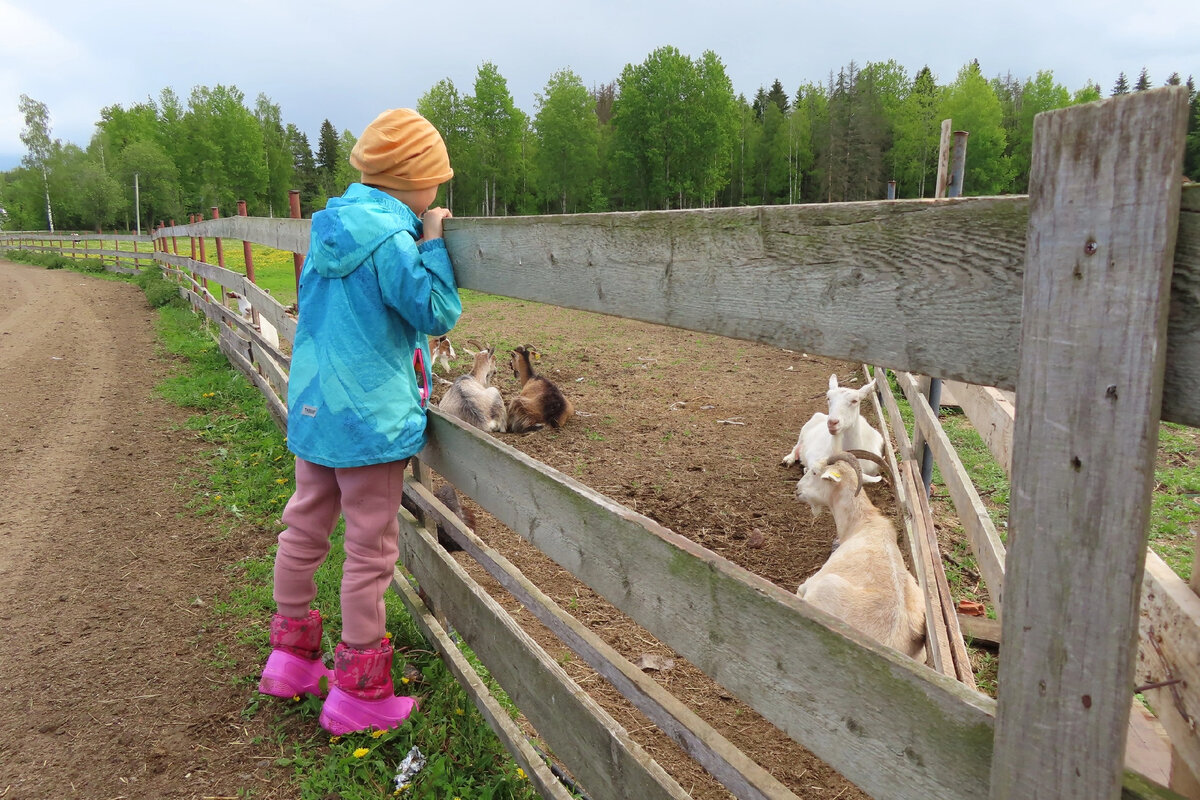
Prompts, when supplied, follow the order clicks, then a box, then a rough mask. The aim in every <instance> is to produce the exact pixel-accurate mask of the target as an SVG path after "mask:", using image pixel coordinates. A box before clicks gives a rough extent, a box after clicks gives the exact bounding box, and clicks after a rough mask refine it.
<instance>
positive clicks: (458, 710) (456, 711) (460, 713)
mask: <svg viewBox="0 0 1200 800" xmlns="http://www.w3.org/2000/svg"><path fill="white" fill-rule="evenodd" d="M454 713H455V714H458V715H459V716H460V717H461V716H462V715H463V710H462V709H461V708H456V709H454Z"/></svg>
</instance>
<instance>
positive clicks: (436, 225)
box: [421, 208, 454, 242]
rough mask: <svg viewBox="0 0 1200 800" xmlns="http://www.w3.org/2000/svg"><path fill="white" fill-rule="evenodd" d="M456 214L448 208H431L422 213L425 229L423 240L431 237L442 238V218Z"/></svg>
mask: <svg viewBox="0 0 1200 800" xmlns="http://www.w3.org/2000/svg"><path fill="white" fill-rule="evenodd" d="M452 216H454V215H453V214H451V213H450V209H448V208H431V209H428V210H427V211H426V212H425V213H424V214H422V215H421V224H422V227H423V230H424V234H425V235H424V236H422V237H421V240H422V241H426V242H427V241H429V240H430V239H440V238H442V220H444V219H447V218H448V217H452Z"/></svg>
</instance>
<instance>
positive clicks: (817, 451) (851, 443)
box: [783, 373, 883, 483]
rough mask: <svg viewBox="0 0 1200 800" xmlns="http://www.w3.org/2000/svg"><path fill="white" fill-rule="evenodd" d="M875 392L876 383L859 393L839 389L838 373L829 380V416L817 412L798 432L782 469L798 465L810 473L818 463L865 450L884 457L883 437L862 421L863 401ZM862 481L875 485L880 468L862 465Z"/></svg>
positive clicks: (872, 382)
mask: <svg viewBox="0 0 1200 800" xmlns="http://www.w3.org/2000/svg"><path fill="white" fill-rule="evenodd" d="M874 390H875V381H874V380H872V381H871V382H870V383H868V384H866V385H865V386H862V387H860V388H858V389H851V388H850V387H848V386H838V379H837V373H834V374H833V375H830V376H829V391H827V392H825V398H826V400H827V401H828V403H829V413H828V414H825V413H822V412H820V411H818V412H817V413H815V414H813V415H812V416H811V417H809V419H808V422H806V423H804V427H803V428H801V429H800V436H799V437H797V438H796V446H795V447H793V448H792V449H791V451H790V452H789V453H788V454H787V455H786V456H784V457H783V465H784V466H785V467H790V466H791V465H792V464H795V463H796V462H797V461H799V462H800V464H801V465H802V466H803V467H804V468H805V469H812V468H813V465H814V464H816V463H817V462H818V461H820V460H821V459H825V458H829V456H831V455H833V454H834V453H837V452H841V451H843V450H866V451H867V452H870V453H874V454H875V455H882V454H883V434H881V433H880V432H879V431H877V430H875V429H874V428H872V427H871V425H870V424H869V423H868V422H867V421H866V420H865V419H863V416H862V413H861V411H862V409H861V404H862V401H863V400H865V399H867V398H868V397H870V396H871V392H873V391H874ZM862 470H863V472H864V475H863V480H864V481H866V482H867V483H875V482H877V481H880V480H882V478H880V477H879V466H878V465H876V464H875V463H873V462H868V463H867V464H865V465H863V467H862Z"/></svg>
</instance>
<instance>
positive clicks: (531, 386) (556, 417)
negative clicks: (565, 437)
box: [508, 344, 575, 433]
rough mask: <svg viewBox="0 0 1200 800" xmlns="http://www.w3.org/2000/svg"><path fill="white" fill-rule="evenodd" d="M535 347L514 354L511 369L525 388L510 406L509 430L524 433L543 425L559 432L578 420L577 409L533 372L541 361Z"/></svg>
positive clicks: (527, 346)
mask: <svg viewBox="0 0 1200 800" xmlns="http://www.w3.org/2000/svg"><path fill="white" fill-rule="evenodd" d="M541 357H542V356H541V354H540V353H539V352H538V351H537V350H535V349H534V347H533V345H531V344H527V345H525V346H524V347H517V348H516V349H515V350H513V351H512V358H511V359H510V360H509V366H510V367H512V371H513V377H515V378H516V379H517V381H518V382H520V384H521V392H520V394H518V395H517V396H516V397H514V398H513V399H512V400H510V401H509V403H508V430H509V432H510V433H524V432H526V431H532V430H536V429H538V428H540V427H542V426H543V425H549V426H550V427H551V428H558V427H561V426H563V425H565V424H567V420H569V419H570V418H571V417H573V416H575V406H573V405H572V404H571V401H570V400H568V399H567V397H566V395H564V394H563V393H562V390H561V389H559V388H558V387H557V386H555V385H554V383H553V381H551V380H550V379H549V378H547V377H545V376H543V375H538V374H537V373H536V372H534V370H533V362H535V361H538V360H539V359H541Z"/></svg>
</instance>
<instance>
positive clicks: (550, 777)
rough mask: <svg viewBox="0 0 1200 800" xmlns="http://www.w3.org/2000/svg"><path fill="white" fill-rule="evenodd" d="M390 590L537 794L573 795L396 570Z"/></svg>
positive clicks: (565, 799) (560, 798)
mask: <svg viewBox="0 0 1200 800" xmlns="http://www.w3.org/2000/svg"><path fill="white" fill-rule="evenodd" d="M391 586H392V589H393V590H394V591H395V592H396V594H397V595H399V597H400V600H401V602H403V603H404V607H405V608H406V609H408V613H409V615H411V616H412V619H413V622H415V623H416V625H417V627H418V628H420V630H421V633H422V635H424V637H425V639H426V641H428V642H429V643H430V644H432V645H433V646H434V648H435V649H436V650H437V651H438V654H439V655H441V657H442V660H443V661H444V662H445V663H446V666H447V668H449V670H450V672H452V673H453V674H454V677H455V678H457V679H458V684H459V685H460V686H462V688H463V691H465V692H466V693H467V696H468V697H470V698H471V702H473V703H474V704H475V707H476V708H477V709H479V713H480V714H482V715H483V718H484V719H485V720H487V723H488V725H489V726H490V727H491V729H492V730H493V731H495V732H496V736H497V737H498V738H499V739H500V741H501V743H503V745H504V747H505V748H506V749H507V750H508V752H509V753H510V754H511V755H512V757H513V758H514V759H515V760H516V762H517V763H518V764H520V765H521V768H522V769H524V770H525V774H526V775H528V776H529V781H530V783H532V784H533V786H534V788H536V789H537V792H538V794H539V795H540V796H541V797H543V798H550V800H571V798H572V797H573V795H572V794H571V793H570V792H569V791H567V788H566V787H565V786H563V784H562V783H561V782H560V781H559V780H558V778H557V777H556V776H555V775H554V773H553V772H552V771H551V770H550V767H549V766H547V765H546V762H545V761H543V760H542V758H541V756H540V755H539V754H538V752H537V750H535V749H534V748H533V745H531V744H530V743H529V741H528V739H527V737H526V735H525V732H524V731H522V730H521V728H520V727H519V726H518V725H517V723H516V722H514V721H513V720H512V719H511V718H510V717H509V715H508V710H507V709H506V708H505V707H504V706H503V705H501V704H500V701H498V700H497V699H496V698H495V697H493V696H492V693H491V692H490V691H488V688H487V684H485V683H484V682H483V679H482V678H480V677H479V675H478V674H477V673H476V672H475V670H474V669H473V668H472V667H471V663H470V662H469V661H467V659H466V656H464V655H463V654H462V653H461V652H459V649H458V646H457V645H456V644H455V643H454V640H453V639H451V638H450V636H449V635H448V634H447V633H446V631H445V630H444V629H443V628H442V626H441V625H440V624H438V621H437V619H436V618H434V616H433V614H432V613H431V612H430V610H429V609H428V608H427V607H426V606H425V604H424V603H423V602H421V598H420V597H419V596H418V594H417V591H416V590H415V589H414V588H413V587H412V586H411V585H410V584H409V582H408V578H407V577H405V575H404V573H403V572H401V571H400V570H399V569H397V570H396V571H395V573H394V574H393V577H392V584H391Z"/></svg>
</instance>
